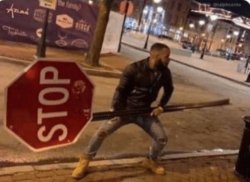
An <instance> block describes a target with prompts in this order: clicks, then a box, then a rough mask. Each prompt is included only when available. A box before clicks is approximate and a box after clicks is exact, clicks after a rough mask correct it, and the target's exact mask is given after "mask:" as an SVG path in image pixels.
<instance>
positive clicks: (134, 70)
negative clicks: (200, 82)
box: [72, 43, 173, 179]
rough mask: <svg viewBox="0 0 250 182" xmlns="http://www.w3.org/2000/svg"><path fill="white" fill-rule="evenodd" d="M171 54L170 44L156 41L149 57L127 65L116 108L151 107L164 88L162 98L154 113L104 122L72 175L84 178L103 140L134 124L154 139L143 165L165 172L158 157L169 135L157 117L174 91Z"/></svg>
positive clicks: (115, 101)
mask: <svg viewBox="0 0 250 182" xmlns="http://www.w3.org/2000/svg"><path fill="white" fill-rule="evenodd" d="M169 56H170V49H169V47H168V46H167V45H165V44H161V43H155V44H153V45H152V47H151V49H150V57H148V58H146V59H143V60H141V61H138V62H135V63H132V64H130V65H128V66H127V67H126V68H125V70H124V72H123V74H122V76H121V79H120V82H119V85H118V86H117V88H116V90H115V93H114V96H113V101H112V109H113V110H114V111H119V110H131V109H142V108H143V109H146V108H150V107H151V104H152V102H154V101H155V100H156V98H157V96H158V93H159V90H160V88H162V87H163V89H164V93H163V95H162V97H161V100H160V102H159V104H158V106H157V107H155V108H154V109H153V110H152V112H151V113H148V114H142V115H135V116H122V117H114V118H113V119H111V120H109V121H107V122H105V123H104V124H103V125H102V126H101V127H100V128H99V130H98V131H97V132H96V133H95V135H94V136H93V137H92V138H91V140H90V142H89V145H88V146H87V147H86V150H85V152H84V153H83V154H82V155H81V157H80V160H79V163H78V164H77V166H76V168H75V169H74V171H73V173H72V177H74V178H76V179H79V178H82V177H83V176H84V175H85V173H86V170H87V168H88V165H89V162H90V160H92V159H93V157H94V156H95V155H96V153H97V151H98V149H99V147H100V146H101V144H102V142H103V141H104V139H105V138H106V137H107V136H109V135H110V134H111V133H113V132H114V131H116V130H117V129H119V128H120V127H122V126H124V125H127V124H131V123H132V124H136V125H137V126H139V127H141V128H142V129H143V130H144V131H145V132H146V133H147V134H148V135H149V136H151V138H152V139H153V143H152V146H151V147H150V150H149V154H148V156H147V158H146V159H145V160H143V161H142V162H141V163H142V165H143V166H144V167H146V168H148V169H150V170H151V171H152V172H154V173H155V174H160V175H163V174H165V168H164V167H163V166H161V165H160V164H158V163H157V158H158V156H159V155H160V153H161V151H162V150H163V148H164V146H165V145H166V144H167V140H168V138H167V135H166V133H165V130H164V127H163V125H162V124H161V122H160V120H159V119H158V116H159V115H160V114H161V113H162V112H163V107H164V106H165V105H166V104H167V103H168V101H169V99H170V97H171V95H172V92H173V83H172V76H171V72H170V70H169V68H168V64H169V61H170V59H169Z"/></svg>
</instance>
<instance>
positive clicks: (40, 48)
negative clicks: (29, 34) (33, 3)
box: [36, 0, 57, 57]
mask: <svg viewBox="0 0 250 182" xmlns="http://www.w3.org/2000/svg"><path fill="white" fill-rule="evenodd" d="M56 4H57V0H40V1H39V5H40V7H43V8H46V10H45V16H44V21H43V28H42V35H41V37H40V39H39V42H38V45H37V52H36V55H37V57H46V34H47V27H48V19H49V9H52V10H55V9H56Z"/></svg>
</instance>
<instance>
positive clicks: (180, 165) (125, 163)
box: [0, 155, 247, 182]
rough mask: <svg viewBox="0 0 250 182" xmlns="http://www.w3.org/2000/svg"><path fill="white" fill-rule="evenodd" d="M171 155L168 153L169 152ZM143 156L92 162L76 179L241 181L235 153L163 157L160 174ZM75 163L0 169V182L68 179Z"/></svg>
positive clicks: (108, 181) (189, 181) (66, 180)
mask: <svg viewBox="0 0 250 182" xmlns="http://www.w3.org/2000/svg"><path fill="white" fill-rule="evenodd" d="M170 156H171V155H170ZM141 160H143V159H142V158H133V159H119V160H118V159H117V160H105V161H93V162H91V163H90V168H89V170H88V173H87V175H86V176H85V177H84V178H83V179H81V180H78V181H85V182H90V181H104V182H116V181H119V182H125V181H129V182H142V181H144V182H151V181H153V180H157V181H164V182H203V181H206V182H244V181H247V179H244V178H242V177H240V176H239V175H236V174H235V171H234V164H235V161H236V156H235V155H226V156H208V157H187V158H185V157H183V158H177V159H176V158H172V159H171V157H169V158H168V159H163V160H162V161H161V163H162V164H163V165H164V166H165V167H166V169H167V172H166V174H165V175H163V176H158V175H154V174H152V173H151V172H150V171H148V170H147V169H145V168H143V167H142V166H141V165H140V161H141ZM75 165H76V163H61V164H49V165H30V166H19V167H9V168H2V169H0V182H14V181H18V182H31V181H32V182H34V181H35V182H36V181H42V182H50V181H51V182H52V181H58V182H59V181H60V182H70V181H76V180H74V179H72V178H71V176H70V175H71V172H72V169H73V168H74V166H75Z"/></svg>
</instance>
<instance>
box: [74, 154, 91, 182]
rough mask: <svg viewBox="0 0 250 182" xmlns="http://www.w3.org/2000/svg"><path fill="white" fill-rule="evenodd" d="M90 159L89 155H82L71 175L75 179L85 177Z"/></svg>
mask: <svg viewBox="0 0 250 182" xmlns="http://www.w3.org/2000/svg"><path fill="white" fill-rule="evenodd" d="M89 161H90V158H89V157H88V156H86V155H82V156H81V157H80V160H79V162H78V164H77V166H76V168H75V169H74V171H73V172H72V175H71V176H72V177H73V178H75V179H80V178H83V177H84V175H85V173H86V171H87V168H88V166H89Z"/></svg>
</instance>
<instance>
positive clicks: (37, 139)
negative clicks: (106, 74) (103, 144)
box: [5, 60, 94, 151]
mask: <svg viewBox="0 0 250 182" xmlns="http://www.w3.org/2000/svg"><path fill="white" fill-rule="evenodd" d="M93 93H94V85H93V83H92V82H91V81H90V79H89V78H88V76H87V75H86V74H85V73H84V72H83V71H82V69H81V68H80V66H78V64H76V63H75V62H69V61H55V60H53V61H52V60H38V61H36V62H35V63H34V64H32V65H31V66H29V67H28V68H27V69H26V70H25V71H24V73H22V74H21V75H20V76H18V77H17V78H16V79H15V81H13V82H12V83H11V84H10V85H9V86H8V87H7V88H6V97H5V99H6V112H5V128H6V129H7V130H8V131H10V132H11V133H12V134H14V136H15V137H17V138H18V139H19V140H20V141H21V142H23V143H24V144H25V145H27V146H28V147H29V148H30V149H32V150H33V151H43V150H47V149H51V148H55V147H59V146H65V145H68V144H72V143H74V142H76V141H77V139H78V137H79V136H80V134H81V133H82V131H83V130H84V128H86V126H87V124H88V123H89V122H90V121H91V118H92V100H93Z"/></svg>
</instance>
